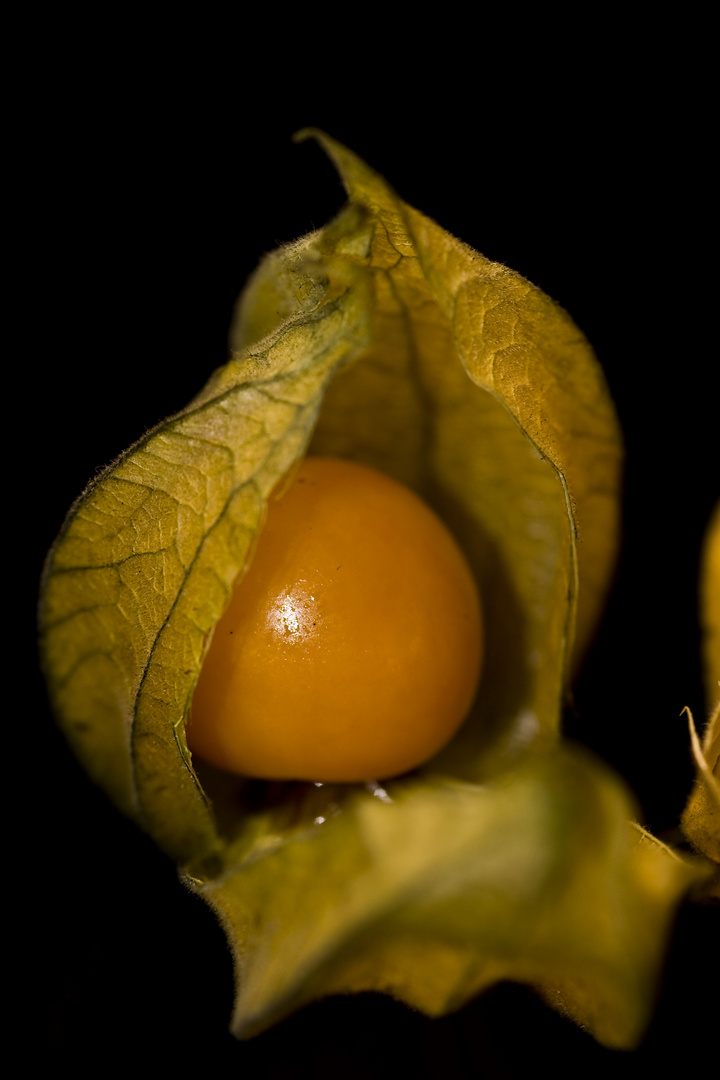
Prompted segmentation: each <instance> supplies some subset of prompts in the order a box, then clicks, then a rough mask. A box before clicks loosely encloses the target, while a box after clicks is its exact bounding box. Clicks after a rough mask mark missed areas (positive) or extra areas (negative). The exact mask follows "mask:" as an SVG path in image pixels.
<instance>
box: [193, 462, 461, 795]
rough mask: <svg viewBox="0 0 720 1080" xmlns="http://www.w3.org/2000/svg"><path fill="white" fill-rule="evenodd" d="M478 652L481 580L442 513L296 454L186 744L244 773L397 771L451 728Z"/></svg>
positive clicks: (218, 646)
mask: <svg viewBox="0 0 720 1080" xmlns="http://www.w3.org/2000/svg"><path fill="white" fill-rule="evenodd" d="M481 655H482V623H481V614H480V604H479V600H478V594H477V589H476V586H475V581H474V579H473V577H472V574H471V572H470V570H469V568H468V566H467V563H466V561H465V558H464V556H463V555H462V553H461V552H460V549H459V548H458V546H457V544H456V542H455V540H454V539H453V537H452V536H451V535H450V533H449V532H448V531H447V529H446V528H445V526H444V525H443V524H442V522H441V521H440V520H439V518H438V517H437V516H436V515H435V514H434V513H433V512H432V511H431V510H430V509H429V508H428V507H427V506H426V505H425V504H424V503H423V502H421V500H420V499H418V498H417V496H416V495H414V494H413V493H412V492H411V491H409V490H408V489H407V488H405V487H403V486H401V485H400V484H398V483H397V482H396V481H394V480H391V479H390V478H389V477H387V476H384V475H383V474H381V473H378V472H377V471H375V470H374V469H370V468H368V467H367V466H362V465H358V464H355V463H352V462H348V461H341V460H338V459H331V458H306V459H305V461H304V462H303V463H302V465H301V466H300V468H299V470H298V472H297V474H296V476H295V479H294V480H293V482H292V485H291V486H290V488H289V490H288V491H287V492H286V493H285V494H284V495H283V496H282V497H281V498H279V499H271V500H270V504H269V507H268V515H267V520H266V523H265V526H264V529H263V531H262V534H261V536H260V540H259V543H258V546H257V550H256V553H255V556H254V558H253V560H252V563H251V565H250V569H249V570H248V572H247V575H246V576H245V577H244V578H243V579H242V581H241V582H240V584H239V585H238V586H236V588H235V591H234V593H233V596H232V599H231V601H230V606H229V608H228V610H227V611H226V613H225V615H224V616H223V617H222V619H221V620H220V622H219V623H218V625H217V627H216V628H215V632H214V636H213V639H212V642H211V645H210V648H209V651H208V654H207V657H206V659H205V662H204V664H203V668H202V671H201V674H200V679H199V682H198V685H197V689H196V691H195V696H194V698H193V704H192V710H191V719H190V723H189V725H188V731H187V735H188V743H189V745H190V748H191V750H192V752H193V753H197V754H199V755H200V756H201V757H203V758H205V759H206V760H207V761H209V762H211V763H212V764H214V765H217V766H219V767H220V768H223V769H226V770H229V771H231V772H236V773H241V774H244V775H247V776H254V777H264V778H266V779H287V780H314V781H338V782H345V781H362V780H370V779H377V778H380V777H389V776H395V775H397V774H399V773H403V772H405V771H407V770H408V769H412V768H414V767H415V766H417V765H420V764H421V763H423V762H424V761H426V760H427V759H428V758H430V757H431V756H432V755H433V754H434V753H436V752H437V751H438V750H439V749H440V748H441V747H442V746H444V745H445V743H446V742H448V740H449V739H450V738H451V737H452V735H453V734H454V733H455V731H456V730H457V728H458V727H459V726H460V724H461V723H462V721H463V719H464V718H465V716H466V714H467V711H468V709H469V707H470V705H471V703H472V700H473V697H474V695H475V691H476V689H477V684H478V680H479V676H480V666H481Z"/></svg>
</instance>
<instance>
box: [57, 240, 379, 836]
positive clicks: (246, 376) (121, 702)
mask: <svg viewBox="0 0 720 1080" xmlns="http://www.w3.org/2000/svg"><path fill="white" fill-rule="evenodd" d="M314 246H315V240H314V238H312V237H309V238H308V239H307V240H306V241H302V242H300V243H299V244H297V245H295V246H294V247H293V249H292V250H291V251H288V252H287V253H286V260H285V261H286V267H287V273H288V274H289V275H292V273H293V267H295V266H296V265H302V267H303V271H302V282H301V285H300V287H299V289H298V295H297V296H296V301H297V302H296V304H295V309H294V313H293V317H292V318H291V319H289V320H288V321H287V322H286V323H284V324H283V326H282V327H281V328H279V329H277V330H275V331H274V332H273V333H271V334H269V335H267V336H266V337H265V338H263V340H262V342H261V343H259V344H258V345H257V346H256V347H254V348H250V349H247V350H246V351H245V353H244V354H243V355H242V357H239V358H238V359H235V360H231V361H230V363H228V364H227V365H226V366H225V367H224V368H222V369H221V370H219V371H218V372H217V373H216V374H215V376H214V377H213V378H212V379H211V381H210V382H209V383H208V385H207V386H206V387H205V388H204V390H203V391H202V392H201V393H200V394H199V395H198V396H197V397H196V398H195V400H194V401H192V402H191V403H190V405H188V407H187V408H186V409H185V410H183V412H182V413H180V414H178V415H177V416H175V417H173V418H171V419H170V420H168V421H167V422H166V423H164V424H162V425H160V426H159V427H158V428H157V429H156V430H155V431H153V432H151V433H150V434H149V435H147V436H146V437H145V438H144V439H142V440H141V441H140V442H139V443H137V444H136V445H135V446H133V447H131V448H130V450H128V451H127V452H126V453H125V454H123V455H122V457H121V458H120V459H119V460H118V461H117V462H116V463H115V464H114V465H112V466H111V467H110V468H109V469H108V470H107V471H106V472H105V473H104V474H103V475H102V476H101V477H100V478H99V479H98V480H96V481H95V482H94V483H92V484H91V485H90V487H89V488H88V489H87V491H86V492H85V494H84V495H83V496H82V498H81V499H80V500H79V501H78V502H77V503H76V505H75V506H74V507H73V509H72V510H71V512H70V514H69V516H68V519H67V521H66V522H65V525H64V528H63V531H62V532H61V534H60V536H59V537H58V540H57V542H56V544H55V546H54V548H53V550H52V551H51V553H50V556H49V557H48V561H47V565H46V569H45V575H44V581H43V598H42V609H41V629H42V645H43V655H44V662H45V668H46V671H47V675H48V681H49V684H50V689H51V694H52V698H53V702H54V706H55V709H56V711H57V714H58V717H59V719H60V722H61V724H62V725H63V728H64V730H65V732H66V734H67V736H68V738H69V739H70V741H71V743H72V745H73V747H74V749H75V752H76V753H77V754H78V756H79V757H80V759H81V760H82V762H83V764H84V765H85V767H86V768H87V769H88V771H89V773H90V774H91V776H93V777H94V779H96V780H97V782H98V783H100V784H101V785H102V786H103V787H105V788H106V789H107V791H108V793H109V794H110V795H111V797H112V798H113V799H114V800H115V802H116V803H117V804H118V805H119V806H120V807H121V808H122V809H123V810H124V811H125V812H126V813H128V814H130V815H132V816H134V817H136V818H137V819H138V820H139V821H140V822H141V823H142V824H143V825H144V826H145V828H147V830H148V831H149V832H150V833H151V835H152V836H153V837H154V838H155V839H156V840H157V841H158V843H160V844H161V845H162V846H163V847H164V848H165V849H166V850H167V851H169V852H170V854H172V855H173V856H175V857H177V858H187V857H190V856H191V855H197V854H198V852H201V851H205V850H208V849H213V848H214V847H215V846H216V845H217V843H218V838H217V835H216V827H215V822H214V817H213V812H212V810H211V808H210V806H209V805H208V801H207V798H206V796H205V793H204V792H203V790H202V788H201V787H200V785H199V783H198V780H197V777H196V775H195V772H194V770H193V767H192V764H191V762H190V756H189V753H188V750H187V747H186V744H185V736H184V726H183V725H184V720H185V716H186V713H187V708H188V704H189V701H190V698H191V696H192V691H193V687H194V684H195V681H196V679H197V674H198V671H199V668H200V663H201V659H202V655H203V650H204V648H205V645H206V642H207V638H208V635H209V633H210V631H211V630H212V627H213V625H214V624H215V622H216V621H217V619H218V618H219V616H220V614H221V613H222V611H223V609H224V607H225V605H226V603H227V600H228V598H229V595H230V590H231V588H232V585H233V583H234V581H235V580H236V578H237V576H238V574H239V573H240V572H241V570H242V568H243V566H244V565H245V564H246V562H247V560H248V558H249V553H250V550H251V545H252V542H253V540H254V538H255V536H256V534H257V531H258V529H259V528H260V526H261V524H262V520H263V515H264V508H265V503H266V500H267V498H268V496H269V494H270V492H271V490H272V489H273V487H274V486H275V485H276V484H277V482H278V481H279V480H280V479H281V478H282V477H283V476H284V474H285V473H286V472H287V471H288V469H290V467H291V466H292V465H293V463H294V462H295V461H297V460H298V458H300V457H301V456H302V455H303V454H304V453H305V450H306V448H307V442H308V439H309V438H310V435H311V432H312V429H313V425H314V423H315V420H316V418H317V412H318V409H319V407H320V403H321V401H322V395H323V392H324V389H325V387H326V385H327V382H328V380H329V379H330V378H331V377H332V375H333V374H334V373H335V371H336V370H337V369H338V368H339V367H341V366H342V365H343V364H345V363H347V361H348V360H349V359H351V358H352V357H353V356H354V355H355V354H356V353H357V352H358V351H359V349H360V348H361V347H362V346H363V345H364V344H365V342H366V338H367V315H366V308H367V303H366V300H365V290H364V288H363V285H362V282H353V281H352V279H353V278H354V276H355V275H354V274H353V268H352V266H343V267H338V273H337V274H332V273H331V272H330V270H329V267H328V265H327V264H326V263H325V264H323V265H322V268H321V277H320V278H318V279H316V278H315V277H314V269H313V267H314V262H313V260H314V259H315V258H316V256H315V253H314ZM340 275H344V276H340ZM300 293H302V294H303V295H302V296H301V295H300Z"/></svg>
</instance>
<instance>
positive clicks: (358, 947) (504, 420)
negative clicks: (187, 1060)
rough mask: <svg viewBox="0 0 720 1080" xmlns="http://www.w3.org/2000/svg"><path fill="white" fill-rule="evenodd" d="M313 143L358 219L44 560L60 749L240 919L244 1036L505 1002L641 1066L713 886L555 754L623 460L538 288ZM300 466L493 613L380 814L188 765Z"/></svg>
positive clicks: (556, 314) (120, 467) (304, 269)
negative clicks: (424, 542)
mask: <svg viewBox="0 0 720 1080" xmlns="http://www.w3.org/2000/svg"><path fill="white" fill-rule="evenodd" d="M315 137H316V138H318V139H319V140H320V141H321V142H322V144H323V146H324V147H325V149H326V150H327V151H328V153H329V154H330V156H331V157H332V158H333V160H334V161H335V163H336V164H337V166H338V168H339V171H340V173H341V175H342V177H343V179H344V181H345V184H346V187H347V189H348V194H349V196H350V202H349V204H348V206H347V207H346V208H345V209H344V210H343V211H342V212H341V213H340V215H339V216H338V218H337V219H336V220H335V221H333V222H331V223H330V224H329V225H328V226H327V227H325V228H324V229H322V230H320V231H318V232H317V233H314V234H312V235H311V236H309V237H306V238H305V239H303V240H300V241H298V242H297V243H295V244H292V245H289V246H288V247H286V248H283V249H281V250H279V251H278V252H276V253H275V254H273V255H271V256H269V257H268V258H267V259H266V260H265V261H264V262H263V263H262V264H261V266H260V268H259V269H258V271H257V273H256V274H255V275H254V277H253V279H252V280H251V282H250V283H249V285H248V287H247V289H246V290H245V293H244V294H243V296H242V297H241V300H240V302H239V305H238V311H237V317H236V321H235V325H234V328H233V334H232V341H233V345H234V352H233V355H232V358H231V360H230V361H229V363H228V364H227V365H226V366H225V367H224V368H222V369H220V370H219V371H218V372H217V373H216V375H215V376H214V378H213V379H212V380H211V381H210V383H209V384H208V386H207V387H205V389H204V390H203V391H202V392H201V393H200V394H199V395H198V397H197V398H196V399H195V400H194V401H193V402H191V403H190V405H189V406H188V407H187V408H186V409H185V410H183V411H182V412H181V413H180V414H178V415H177V416H175V417H172V418H171V419H170V420H168V421H167V422H166V423H164V424H162V425H160V426H159V427H158V428H157V429H156V430H155V431H153V432H151V433H150V434H149V435H147V436H146V437H145V438H143V439H142V440H141V441H140V442H139V443H137V444H136V445H135V446H134V447H131V449H130V450H128V451H127V452H126V453H125V454H124V455H123V456H122V457H121V458H120V459H119V460H118V461H117V462H116V463H115V464H114V465H113V466H112V467H111V468H110V469H108V470H107V471H106V472H105V473H104V474H103V475H102V476H101V477H100V478H98V479H97V480H96V481H95V482H93V483H92V484H91V485H90V487H89V488H88V490H87V491H86V492H85V494H84V495H83V496H82V497H81V499H80V500H79V501H78V503H77V504H76V505H75V507H73V509H72V511H71V513H70V515H69V517H68V519H67V521H66V523H65V526H64V528H63V530H62V532H61V534H60V536H59V538H58V541H57V542H56V544H55V546H54V548H53V550H52V551H51V553H50V556H49V558H48V562H47V566H46V571H45V577H44V583H43V602H42V642H43V656H44V663H45V668H46V671H47V676H48V681H49V684H50V688H51V693H52V697H53V700H54V703H55V707H56V710H57V713H58V718H59V721H60V723H61V725H62V726H63V728H64V730H65V731H66V733H67V735H68V738H69V739H70V741H71V742H72V744H73V746H74V747H75V750H76V752H77V753H78V755H79V756H80V758H81V760H82V761H83V762H84V764H85V766H86V768H87V769H88V770H89V772H90V773H91V775H92V776H93V777H94V778H95V779H96V780H97V781H98V782H99V783H101V784H102V785H103V786H104V787H105V788H106V790H107V791H108V793H109V794H110V795H111V797H112V798H113V799H114V800H115V801H116V803H117V804H118V805H119V806H121V807H122V808H123V809H124V810H125V811H126V812H127V813H129V814H131V815H133V816H134V817H135V818H136V819H137V820H138V821H139V822H140V823H141V824H142V825H143V826H144V827H145V828H146V829H147V830H148V831H149V832H150V833H151V835H152V836H153V837H154V838H155V840H156V841H157V842H158V843H159V844H160V845H161V846H162V847H163V848H164V849H165V850H166V851H168V852H170V853H171V854H172V855H173V856H175V857H176V858H177V859H178V860H179V861H180V862H181V863H182V865H183V867H184V873H185V875H186V877H187V880H188V881H189V882H191V884H192V887H193V888H195V889H196V890H197V891H198V892H200V893H201V894H202V895H203V896H205V897H206V898H207V899H208V900H209V902H210V903H211V904H212V905H213V907H214V908H215V910H216V911H217V912H218V914H219V915H220V917H221V919H222V920H223V923H224V925H225V927H226V929H227V932H228V936H229V939H230V941H231V944H232V946H233V950H234V953H235V955H236V960H237V972H238V1004H237V1011H236V1018H235V1022H234V1023H235V1028H236V1030H237V1031H238V1032H239V1033H244V1034H248V1033H251V1032H253V1031H256V1030H260V1029H261V1028H262V1027H265V1026H267V1025H268V1024H269V1023H272V1022H273V1020H274V1019H276V1018H277V1017H278V1016H281V1015H284V1014H286V1013H287V1012H288V1011H289V1010H291V1009H293V1008H296V1007H297V1006H298V1005H300V1004H302V1003H303V1002H305V1001H308V1000H311V999H312V998H314V997H317V996H318V995H320V994H324V993H330V992H335V991H347V990H356V989H361V988H374V989H384V990H388V991H389V992H391V993H394V994H396V995H398V996H400V997H402V998H404V999H405V1000H406V1001H409V1002H411V1003H413V1004H415V1005H417V1006H418V1007H420V1008H422V1009H424V1010H426V1011H428V1012H430V1013H433V1014H437V1013H440V1012H443V1011H446V1010H448V1009H451V1008H455V1007H457V1006H459V1005H460V1004H462V1002H463V1001H465V1000H466V999H467V998H468V996H470V995H471V994H473V993H476V992H477V991H478V990H479V989H481V988H482V987H483V986H486V985H488V984H489V983H490V982H492V981H495V980H497V979H499V978H516V979H520V980H524V981H527V982H530V983H532V984H533V985H535V986H537V987H538V988H540V989H541V990H542V992H543V993H544V994H545V995H546V996H547V997H548V1000H550V1001H551V1002H552V1003H553V1004H555V1005H556V1006H557V1007H559V1008H562V1009H563V1010H565V1011H569V1012H570V1013H571V1014H572V1015H574V1016H575V1017H576V1018H578V1019H579V1020H580V1021H581V1022H582V1023H585V1024H587V1025H588V1026H589V1027H590V1028H591V1029H592V1030H593V1031H594V1032H595V1033H596V1034H597V1036H598V1038H601V1039H603V1040H604V1041H606V1042H607V1043H609V1044H610V1045H630V1044H632V1043H633V1042H634V1041H636V1040H637V1038H638V1035H639V1032H640V1030H641V1028H642V1025H643V1023H644V1021H645V1018H646V1016H647V1012H648V1008H649V1003H650V1001H651V998H652V987H653V980H654V976H655V972H656V970H657V966H658V963H659V958H660V956H661V954H662V948H663V941H664V936H665V929H666V925H667V922H668V920H669V917H670V913H671V911H672V908H673V905H674V904H675V903H676V901H677V899H678V897H679V895H680V894H681V892H682V891H683V889H685V888H686V887H687V886H688V884H689V883H690V882H691V881H692V880H694V878H695V877H697V874H698V871H697V869H696V868H695V867H694V866H693V865H691V864H688V863H685V862H682V861H681V860H678V859H675V858H674V856H672V855H671V854H670V853H668V852H667V851H666V849H663V851H662V854H661V855H658V852H657V850H655V849H654V848H653V849H652V853H651V854H647V853H646V852H644V851H643V850H642V849H637V848H634V847H633V846H632V844H631V843H630V841H629V839H628V830H627V828H626V818H627V817H628V815H629V814H630V813H631V807H630V804H629V803H628V801H627V798H626V796H625V795H624V794H623V792H622V790H621V788H620V787H619V785H618V783H617V781H615V780H613V779H612V778H610V777H609V776H608V775H607V774H606V772H605V771H604V770H603V769H602V768H601V767H600V766H599V765H597V764H596V763H594V762H591V761H587V760H586V759H585V758H584V757H582V756H581V755H579V754H574V753H573V754H571V753H568V752H566V751H563V750H562V749H559V748H557V746H556V740H557V737H558V727H559V717H560V711H561V705H562V700H563V695H564V692H565V690H566V688H567V683H568V677H569V671H570V667H571V658H572V656H573V653H574V654H575V657H577V656H578V655H579V654H581V653H582V651H583V650H584V648H585V647H586V645H587V642H588V640H589V638H590V635H591V633H592V630H593V627H594V625H595V623H596V622H597V618H598V616H599V613H600V610H601V607H602V602H603V595H604V592H605V589H606V587H607V583H608V579H609V575H610V572H611V568H612V564H613V560H614V556H615V548H616V535H617V514H618V484H619V469H620V459H621V446H620V437H619V432H618V427H617V421H616V418H615V414H614V410H613V407H612V403H611V401H610V399H609V395H608V392H607V388H606V386H605V382H604V379H603V376H602V373H601V371H600V368H599V366H598V364H597V362H596V360H595V358H594V356H593V354H592V351H591V350H590V348H589V346H588V344H587V342H586V341H585V339H584V338H583V336H582V334H581V333H580V331H579V330H578V329H577V328H576V327H575V326H574V324H573V323H572V321H571V320H570V318H569V317H568V316H567V315H566V314H565V312H563V311H562V310H561V309H560V308H559V307H558V306H557V305H555V304H554V303H553V302H552V301H551V300H549V299H548V298H547V297H545V296H544V295H543V294H542V293H541V292H540V291H539V290H538V289H536V288H535V287H534V286H532V285H530V284H529V283H528V282H526V281H524V280H523V279H522V278H520V277H519V276H518V275H517V274H515V273H513V272H512V271H510V270H508V269H506V268H505V267H502V266H498V265H497V264H494V263H491V262H489V261H488V260H487V259H485V258H483V257H482V256H481V255H479V254H477V253H476V252H473V251H471V250H470V249H469V248H467V247H466V246H465V245H463V244H461V243H460V242H459V241H456V240H455V239H454V238H452V237H451V236H449V235H448V234H447V233H445V232H444V231H443V230H442V229H441V228H440V227H439V226H437V225H435V224H434V223H433V222H431V221H429V220H428V219H426V218H425V217H423V216H422V215H421V214H420V213H418V212H417V211H415V210H413V209H412V208H411V207H409V206H407V205H406V204H405V203H404V202H402V200H401V199H399V198H398V196H397V195H395V193H394V192H393V191H392V189H391V188H390V187H389V186H388V185H387V184H386V183H385V181H384V180H382V178H381V177H379V176H378V175H377V174H376V173H374V172H373V171H372V170H370V169H369V168H368V167H367V166H365V165H364V164H363V163H362V162H361V161H359V160H358V159H357V158H356V157H355V156H354V155H353V154H351V153H350V152H349V151H348V150H346V149H345V148H344V147H342V146H340V145H339V144H338V143H336V142H334V141H333V140H331V139H328V138H327V137H326V136H324V135H321V134H319V133H315ZM308 448H309V449H310V450H311V451H312V452H315V453H322V454H331V455H336V456H340V457H348V458H353V459H357V460H361V461H364V462H366V463H368V464H370V465H374V466H375V467H377V468H379V469H381V470H383V471H385V472H387V473H389V474H390V475H392V476H394V477H396V478H397V479H399V480H401V481H402V482H404V483H406V484H407V485H409V486H410V487H411V488H413V489H414V490H416V491H417V492H418V493H419V494H420V495H421V496H422V497H423V498H424V499H425V500H426V501H427V502H428V503H429V504H430V505H432V506H434V507H435V509H436V510H437V511H438V512H439V513H440V515H441V516H442V517H443V518H444V519H445V521H446V522H447V523H448V525H449V526H450V527H451V529H452V530H453V531H454V533H455V535H456V537H457V538H458V540H459V542H460V544H461V546H462V547H463V549H464V551H465V553H466V555H467V557H468V560H469V562H470V565H471V567H472V568H473V570H474V572H475V574H476V577H477V580H478V583H479V586H480V590H481V593H482V597H483V609H484V616H485V623H486V627H485V631H486V638H487V649H486V658H485V675H484V678H483V683H482V686H481V690H480V692H479V695H478V698H477V701H476V702H475V705H474V707H473V710H472V713H471V715H470V716H469V718H468V720H467V722H466V723H465V725H464V726H463V728H462V729H461V731H460V732H459V733H458V735H457V736H456V737H455V739H454V740H453V741H452V742H451V743H450V745H449V746H448V747H447V748H446V750H445V751H444V752H442V753H441V754H440V755H438V756H437V757H436V758H435V759H434V760H433V761H431V762H429V763H428V764H427V766H426V767H425V768H424V769H423V770H421V771H420V774H419V776H418V777H416V778H414V779H408V778H405V779H398V780H395V781H393V782H392V784H389V785H388V788H387V792H389V794H388V793H387V792H386V791H385V790H384V789H383V788H380V787H376V788H374V789H367V790H366V789H363V788H362V787H358V786H348V787H346V788H345V789H343V790H339V789H338V790H335V789H333V790H330V789H328V788H326V787H323V788H319V789H318V788H314V787H313V785H293V784H290V785H284V786H280V787H279V788H276V787H273V788H272V789H267V790H266V789H265V788H264V787H263V785H262V784H249V785H248V784H246V783H245V782H244V781H243V780H241V779H238V778H232V777H228V776H225V775H223V774H220V773H217V772H215V771H213V770H211V769H209V768H205V767H203V766H202V765H201V764H198V763H194V762H192V761H191V758H190V755H189V752H188V750H187V746H186V743H185V737H184V723H185V719H186V715H187V710H188V706H189V702H190V700H191V697H192V693H193V688H194V685H195V682H196V679H197V675H198V671H199V669H200V666H201V664H202V659H203V655H204V651H205V649H206V647H207V644H208V641H209V637H210V635H211V632H212V628H213V626H214V624H215V622H216V621H217V619H218V617H219V616H220V614H221V612H222V610H223V609H224V606H225V604H226V603H227V600H228V597H229V594H230V590H231V588H232V585H233V582H234V581H235V580H236V579H237V577H238V575H239V574H241V573H242V571H243V569H244V568H245V567H246V566H247V564H248V562H249V560H250V559H251V557H252V546H253V543H254V540H255V538H256V536H257V534H258V532H259V530H260V528H261V525H262V520H263V514H264V508H265V505H266V502H267V499H268V497H269V496H270V493H271V491H272V489H273V487H274V486H275V485H276V483H277V482H278V480H279V479H280V478H281V477H282V476H283V475H284V474H286V473H287V472H288V470H289V469H290V468H291V467H292V465H293V464H294V463H295V462H296V461H297V460H298V459H299V458H300V457H301V456H302V455H303V454H304V453H305V452H306V451H307V450H308ZM388 800H389V801H388Z"/></svg>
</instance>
